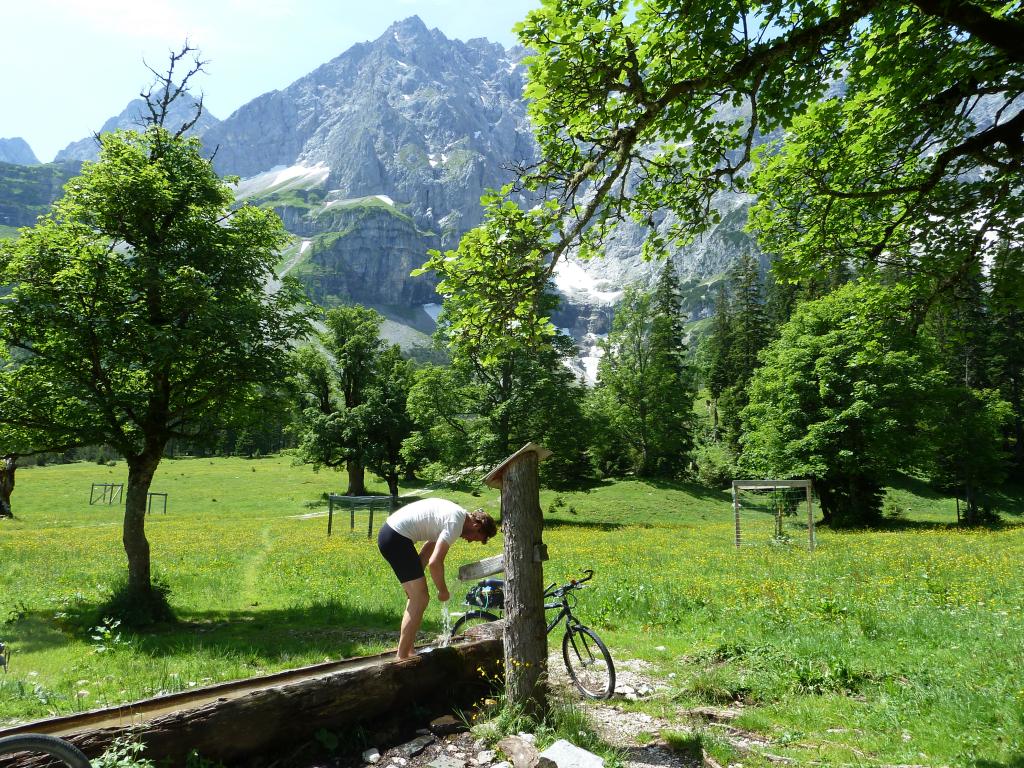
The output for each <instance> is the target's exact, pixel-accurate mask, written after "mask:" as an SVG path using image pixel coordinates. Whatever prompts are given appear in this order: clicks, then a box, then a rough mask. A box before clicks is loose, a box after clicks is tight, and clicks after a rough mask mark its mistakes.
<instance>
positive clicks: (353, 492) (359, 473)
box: [345, 459, 366, 496]
mask: <svg viewBox="0 0 1024 768" xmlns="http://www.w3.org/2000/svg"><path fill="white" fill-rule="evenodd" d="M345 469H346V471H347V472H348V491H347V492H346V495H348V496H365V495H366V478H365V474H366V470H365V468H364V467H363V462H361V461H356V460H355V459H350V460H349V461H348V463H346V465H345Z"/></svg>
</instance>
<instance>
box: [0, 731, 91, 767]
mask: <svg viewBox="0 0 1024 768" xmlns="http://www.w3.org/2000/svg"><path fill="white" fill-rule="evenodd" d="M18 752H28V753H30V754H33V755H49V756H50V757H54V758H56V759H58V760H61V761H63V763H64V765H66V766H68V768H89V758H87V757H86V756H85V754H84V753H83V752H82V751H81V750H80V749H79V748H78V747H76V746H75V745H74V744H71V743H69V742H67V741H64V739H58V738H57V737H56V736H47V735H45V734H42V733H23V734H18V735H17V736H4V737H3V738H0V757H3V756H4V755H13V754H15V753H18Z"/></svg>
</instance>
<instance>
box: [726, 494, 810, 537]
mask: <svg viewBox="0 0 1024 768" xmlns="http://www.w3.org/2000/svg"><path fill="white" fill-rule="evenodd" d="M732 508H733V515H734V517H735V523H736V524H735V541H736V547H737V548H739V547H741V546H751V545H755V544H776V545H783V544H798V545H802V544H803V543H805V542H806V545H807V547H808V549H811V550H813V549H814V545H815V540H814V488H813V487H812V484H811V481H810V480H733V482H732Z"/></svg>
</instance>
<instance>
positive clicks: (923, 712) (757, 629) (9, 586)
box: [0, 456, 1024, 766]
mask: <svg viewBox="0 0 1024 768" xmlns="http://www.w3.org/2000/svg"><path fill="white" fill-rule="evenodd" d="M252 467H255V468H256V472H252V471H251V469H252ZM20 471H22V472H23V473H24V477H23V479H22V481H21V483H22V486H21V492H22V493H23V498H22V501H21V504H20V509H21V513H20V514H19V518H18V519H16V520H13V521H12V520H8V521H3V523H2V527H3V530H2V533H0V622H2V623H3V626H2V627H0V636H2V637H3V640H4V642H6V643H8V644H9V645H10V647H11V648H12V649H13V650H14V653H13V655H12V664H11V668H10V671H9V672H8V673H7V674H6V675H5V674H2V673H0V720H3V721H4V722H6V723H10V722H12V721H14V720H18V721H25V720H34V719H40V718H44V717H48V716H52V714H51V713H56V714H58V715H63V714H70V713H72V712H80V711H84V710H88V709H94V708H96V707H97V706H108V705H114V704H120V703H125V702H128V701H133V700H137V699H141V698H147V697H150V696H155V695H158V693H159V692H164V693H170V692H176V691H183V690H194V689H195V688H197V687H200V686H204V685H210V684H213V683H218V682H222V681H227V680H234V679H243V678H247V677H252V676H255V675H260V674H267V673H271V672H277V671H281V670H285V669H294V668H296V667H299V666H304V665H309V664H317V663H321V662H323V661H324V660H325V659H337V658H340V657H351V656H361V655H367V654H372V653H383V652H386V651H387V650H388V649H393V648H394V644H395V642H396V637H397V629H398V624H399V620H400V617H401V614H402V611H403V610H404V607H405V595H404V593H403V592H402V591H401V590H400V589H398V588H397V585H395V587H394V588H393V589H391V588H388V589H384V588H382V585H385V584H388V583H390V582H389V580H391V579H393V578H394V577H393V575H392V574H391V573H390V571H389V570H388V566H387V564H386V563H385V562H384V560H383V559H382V558H381V557H380V555H379V553H378V552H377V550H376V547H375V545H374V544H373V542H372V541H368V540H367V538H366V517H365V516H363V517H362V518H359V519H357V521H356V530H355V531H352V532H350V531H349V530H348V524H347V521H339V518H338V517H337V516H336V517H335V520H334V522H335V527H334V533H333V535H332V536H330V537H327V536H326V535H325V528H326V522H325V519H324V518H323V517H316V518H296V517H295V516H297V515H302V514H304V513H307V512H309V509H308V508H307V507H306V506H305V502H308V501H313V500H315V499H318V498H319V497H320V495H321V493H323V492H325V491H327V490H331V489H333V488H334V486H335V484H336V479H335V478H334V476H333V475H330V476H328V475H325V474H324V473H321V474H319V475H318V474H316V473H314V472H313V470H312V468H311V467H310V466H309V465H301V464H295V463H294V462H293V461H292V460H291V457H287V456H284V457H274V458H264V459H257V460H243V459H238V458H226V459H213V460H206V459H182V460H174V461H171V460H168V461H165V462H164V463H163V464H162V465H161V468H160V473H159V475H158V480H159V484H160V486H161V489H162V490H168V491H170V492H171V494H172V502H173V505H172V507H171V510H170V511H169V512H168V514H167V516H166V517H165V516H163V515H159V516H154V518H153V520H152V522H153V526H152V527H153V532H154V533H153V535H154V542H155V543H156V544H157V545H158V548H159V552H160V562H161V572H162V573H164V574H166V577H167V578H168V580H169V582H170V584H171V586H172V590H173V591H172V594H173V597H174V607H175V611H176V612H177V614H178V615H179V617H180V618H181V620H182V621H181V622H180V623H178V624H173V625H168V626H166V627H162V628H161V631H160V632H158V633H151V634H146V635H128V634H127V633H123V636H125V637H130V639H131V644H130V645H129V646H127V647H124V648H122V649H121V650H120V651H118V652H117V653H104V654H96V653H94V652H93V648H92V644H91V640H90V638H89V633H88V632H87V631H86V630H87V629H88V628H89V627H92V626H95V624H96V621H94V620H93V617H92V616H93V615H92V613H91V610H92V609H93V608H94V607H95V606H96V605H98V604H99V603H101V602H102V600H103V599H105V597H106V595H107V594H108V593H109V589H110V587H109V585H110V584H111V583H113V581H114V580H115V579H116V577H117V575H118V574H119V572H120V570H121V564H120V560H119V546H120V545H119V542H118V541H117V538H118V537H117V531H118V528H117V525H118V523H119V521H120V518H121V513H120V512H119V511H118V510H117V509H115V508H112V507H101V506H99V505H97V506H91V507H90V506H88V505H87V498H86V497H85V495H84V493H85V491H87V490H88V486H89V483H90V481H101V480H102V481H107V480H110V481H121V480H123V478H124V476H125V467H124V463H123V462H121V463H120V464H119V466H118V467H103V468H99V467H97V466H96V465H95V464H92V463H84V462H83V463H78V464H65V465H49V466H45V467H31V468H25V469H23V470H20ZM371 484H372V485H374V486H375V487H377V488H382V487H383V482H382V481H380V480H376V479H372V480H371ZM421 487H422V484H420V483H416V484H415V485H410V486H409V490H412V489H413V488H417V489H419V488H421ZM444 495H446V496H451V498H453V499H454V500H456V501H457V502H458V503H460V504H463V505H483V506H485V507H486V508H488V509H496V508H497V504H498V492H497V491H494V490H491V489H482V490H481V491H480V495H479V496H477V497H473V496H471V495H470V494H468V493H465V494H464V493H461V492H449V491H445V493H444ZM556 496H557V497H560V498H561V499H562V500H563V502H564V505H560V506H557V507H556V508H555V509H554V511H553V512H549V513H548V514H546V515H545V530H544V540H545V542H546V543H547V544H548V547H549V551H550V552H551V555H552V557H551V560H549V561H548V562H547V563H545V565H544V571H545V576H546V578H547V580H548V581H561V580H562V579H565V578H571V577H574V576H578V575H579V572H580V569H581V568H583V567H592V568H594V569H595V570H596V577H595V579H594V580H593V581H592V582H589V583H588V588H587V589H585V590H582V591H580V592H579V598H580V600H579V604H578V605H577V607H576V609H575V611H576V613H577V614H578V615H579V617H580V618H581V620H583V621H584V622H586V623H587V624H589V625H591V626H593V627H594V628H595V629H597V631H598V632H599V633H600V634H601V636H602V638H603V639H604V640H605V641H606V642H607V643H608V645H609V647H610V649H611V652H612V654H613V656H614V658H615V660H616V662H621V665H620V666H621V667H622V669H623V670H630V671H635V673H636V674H638V675H640V676H641V677H643V678H644V679H646V680H650V681H652V683H653V682H655V681H657V682H658V685H657V686H656V689H655V692H654V694H652V696H651V697H650V698H646V697H645V698H644V699H643V700H641V701H638V702H631V703H629V704H626V705H625V706H627V707H628V708H629V709H631V710H634V711H639V712H643V713H646V714H649V715H654V716H658V717H660V718H664V719H666V720H668V721H669V722H670V725H669V726H667V727H668V728H669V729H671V730H680V731H682V730H688V729H690V728H691V727H692V726H693V725H694V723H693V722H692V721H690V720H689V718H688V717H687V716H686V713H687V712H688V711H690V710H692V709H693V708H696V707H701V706H708V705H709V704H710V703H711V701H712V700H714V701H722V700H725V699H727V700H729V701H730V702H733V701H735V699H736V698H737V697H741V698H742V702H743V706H742V707H737V709H739V710H740V716H739V718H738V719H737V721H736V722H735V723H734V726H735V727H736V728H740V729H743V730H744V731H746V732H751V733H753V734H756V735H757V736H758V737H759V739H758V740H759V741H760V740H762V739H763V740H764V741H767V742H770V743H771V746H770V747H766V748H765V750H766V751H768V752H770V753H772V754H775V755H783V756H788V757H790V758H791V759H793V760H794V763H795V764H797V765H799V764H803V763H809V762H812V761H820V762H823V763H826V764H831V765H835V764H841V763H844V762H850V759H849V758H850V755H851V754H853V753H852V752H850V751H849V748H853V749H856V750H858V751H861V752H865V753H868V752H870V753H871V754H872V755H873V758H874V760H875V761H876V762H880V763H881V762H884V763H886V764H912V765H913V764H935V765H957V766H959V765H972V764H978V763H984V762H986V761H987V762H989V763H994V764H1007V763H1010V761H1011V759H1012V758H1013V757H1014V756H1015V755H1017V754H1020V753H1021V750H1022V749H1024V742H1022V739H1024V733H1022V732H1021V730H1020V729H1019V727H1018V725H1019V723H1020V719H1019V718H1020V709H1021V706H1022V704H1024V700H1022V698H1021V696H1020V693H1019V692H1020V691H1021V690H1024V670H1022V668H1021V665H1020V648H1021V644H1022V643H1024V626H1022V624H1021V622H1020V621H1019V619H1018V617H1019V611H1018V606H1019V605H1024V582H1022V581H1021V579H1020V568H1019V563H1020V553H1021V552H1022V551H1024V527H1022V526H1021V525H1020V524H1019V523H1020V514H1021V512H1024V506H1022V505H1021V498H1020V494H1018V495H1017V497H1008V498H1007V504H1015V505H1016V512H1014V513H1012V514H1007V513H1006V507H1004V509H1003V511H1004V515H1005V523H1004V524H1003V525H1001V526H993V527H991V528H987V527H976V528H967V529H964V528H957V527H956V512H955V504H954V500H953V499H952V498H951V497H947V496H944V495H942V494H940V493H938V492H937V491H936V490H935V489H931V488H929V487H928V486H927V485H926V484H924V483H921V482H916V481H913V480H911V479H907V478H904V479H902V480H901V482H900V487H899V488H897V489H891V490H890V491H889V496H888V498H889V499H891V500H893V501H894V502H895V503H898V505H899V506H900V507H901V508H902V509H904V510H907V511H906V513H905V520H903V521H901V522H900V523H898V524H892V525H887V527H886V529H885V530H875V531H857V532H839V531H835V530H831V529H828V528H825V529H821V530H819V536H818V548H817V551H815V552H814V553H810V552H807V551H806V550H804V549H803V548H801V547H799V546H783V547H779V546H768V545H767V544H766V545H765V546H758V545H757V544H756V543H755V542H754V541H751V542H750V544H751V546H744V547H743V548H742V549H740V550H736V549H735V548H734V546H733V533H734V521H733V512H732V507H731V504H730V502H729V495H728V493H723V492H715V491H709V490H708V489H707V488H704V487H700V486H696V485H689V484H682V483H679V484H676V483H669V482H666V481H661V480H659V481H656V482H642V481H638V480H631V481H622V482H607V481H606V482H603V483H596V484H592V485H590V486H589V487H588V488H586V489H584V490H572V491H566V490H559V491H553V490H550V489H542V491H541V506H542V508H543V509H545V510H548V509H549V508H551V507H552V506H554V501H555V498H556ZM214 499H216V501H214ZM740 514H741V516H742V517H743V521H742V522H743V526H744V531H745V532H747V531H750V532H752V533H753V532H756V531H755V528H754V525H755V524H756V520H755V516H758V515H760V516H761V517H766V516H765V515H763V513H757V512H752V511H748V510H743V509H741V512H740ZM379 521H380V517H379V516H378V517H376V518H375V522H377V523H379ZM794 522H799V520H795V521H794ZM770 530H771V521H770V520H768V521H766V522H765V525H764V527H763V528H762V529H761V530H760V531H759V532H758V533H766V534H769V535H770ZM797 530H799V529H794V532H795V531H797ZM767 540H768V536H765V538H764V541H765V542H767ZM225 542H230V546H225ZM462 546H464V545H462V544H457V545H456V546H455V547H454V548H453V550H452V554H451V555H449V560H450V561H451V564H452V566H453V567H454V566H455V565H456V564H461V563H463V562H466V561H469V560H477V559H479V558H480V557H482V556H490V555H494V554H498V553H499V552H500V551H501V542H500V541H499V540H495V541H492V542H489V543H488V544H487V545H485V546H484V547H483V548H480V547H479V545H474V546H473V548H472V550H470V549H466V550H465V551H462V550H461V547H462ZM681 553H682V554H681ZM453 558H454V559H453ZM41 576H42V578H41ZM459 601H460V595H459V594H456V595H455V601H454V602H455V603H456V604H457V603H458V602H459ZM452 607H453V608H454V607H455V606H454V605H453V606H452ZM107 615H109V614H107ZM76 616H82V617H83V618H82V620H81V621H79V620H77V619H76V618H75V617H76ZM426 622H427V626H426V630H425V634H424V639H427V638H428V637H429V636H430V635H431V634H432V633H434V632H436V631H437V630H438V628H439V626H440V621H439V612H438V609H437V607H436V604H434V603H432V604H431V607H429V608H428V612H427V616H426ZM283 627H284V628H287V631H282V628H283ZM121 630H123V625H122V627H119V628H118V631H121ZM552 640H554V641H558V640H560V638H558V637H553V638H552ZM659 649H660V650H659ZM559 664H560V662H559V661H558V660H557V658H556V659H555V665H553V666H552V669H553V670H555V671H558V669H559V667H558V666H557V665H559ZM32 673H36V674H32ZM671 675H674V677H672V676H671ZM661 686H665V687H661ZM851 690H852V691H855V692H853V693H851V692H850V691H851ZM82 691H88V695H87V696H86V695H84V694H82V695H78V694H80V692H82ZM836 728H844V729H845V730H844V731H843V732H842V733H836V732H835V729H836ZM722 730H723V729H721V728H717V727H709V728H708V729H707V731H705V732H703V733H702V736H703V746H704V749H705V750H707V751H708V752H709V754H719V753H718V752H717V751H716V745H715V743H714V739H713V733H715V732H721V731H722ZM904 732H907V733H909V734H910V735H911V740H910V741H905V740H904V737H903V733H904ZM786 734H789V736H786ZM565 735H566V736H567V737H568V735H569V734H568V732H565ZM759 749H760V748H759V747H757V746H756V743H755V744H753V745H752V746H751V747H750V751H749V752H747V753H744V754H743V755H742V757H736V758H735V759H736V760H739V761H741V762H743V763H744V764H745V765H747V764H750V765H756V764H757V762H756V761H758V760H760V759H761V756H760V754H759ZM920 752H924V753H926V755H927V756H926V757H925V758H921V757H920V755H919V753H920Z"/></svg>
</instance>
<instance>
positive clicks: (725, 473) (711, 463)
mask: <svg viewBox="0 0 1024 768" xmlns="http://www.w3.org/2000/svg"><path fill="white" fill-rule="evenodd" d="M693 463H694V465H695V467H696V480H697V482H698V483H700V484H701V485H704V486H707V487H708V488H726V487H728V486H729V484H730V483H731V482H732V480H733V478H735V477H736V476H737V473H736V458H735V457H734V456H733V454H732V452H731V451H730V450H729V449H728V448H727V447H726V446H725V444H723V443H721V442H709V443H701V444H698V446H697V448H696V449H695V450H694V452H693Z"/></svg>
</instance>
